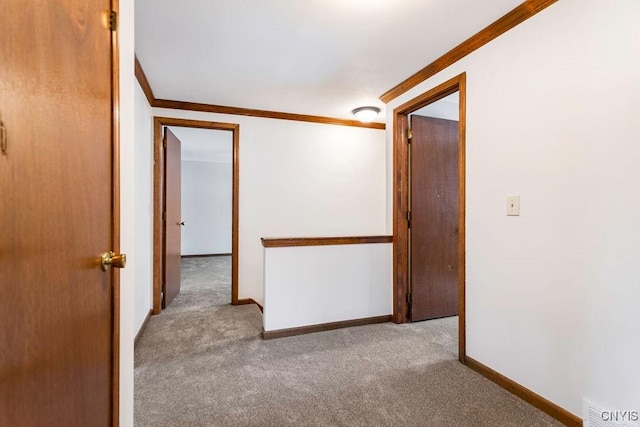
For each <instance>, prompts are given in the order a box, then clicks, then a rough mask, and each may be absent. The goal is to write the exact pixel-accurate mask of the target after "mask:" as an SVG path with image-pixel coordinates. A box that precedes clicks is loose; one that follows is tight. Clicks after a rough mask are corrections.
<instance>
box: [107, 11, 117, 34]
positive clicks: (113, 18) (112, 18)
mask: <svg viewBox="0 0 640 427" xmlns="http://www.w3.org/2000/svg"><path fill="white" fill-rule="evenodd" d="M109 29H110V30H111V31H117V30H118V12H116V11H115V10H112V11H111V12H110V13H109Z"/></svg>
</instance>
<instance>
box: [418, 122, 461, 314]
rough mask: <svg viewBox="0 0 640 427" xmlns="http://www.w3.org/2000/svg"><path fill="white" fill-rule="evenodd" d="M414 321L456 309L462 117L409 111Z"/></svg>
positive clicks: (455, 312)
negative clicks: (459, 143) (446, 118)
mask: <svg viewBox="0 0 640 427" xmlns="http://www.w3.org/2000/svg"><path fill="white" fill-rule="evenodd" d="M411 129H412V133H413V137H412V139H411V148H410V150H411V166H410V167H411V170H410V183H411V185H410V186H411V192H410V198H411V199H410V203H411V208H410V210H411V228H410V254H411V255H410V258H411V259H410V267H411V273H410V276H411V280H410V292H411V308H410V310H411V311H410V313H411V320H412V321H418V320H426V319H435V318H438V317H446V316H455V315H457V314H458V265H457V264H458V122H457V121H453V120H444V119H435V118H431V117H422V116H416V115H412V116H411Z"/></svg>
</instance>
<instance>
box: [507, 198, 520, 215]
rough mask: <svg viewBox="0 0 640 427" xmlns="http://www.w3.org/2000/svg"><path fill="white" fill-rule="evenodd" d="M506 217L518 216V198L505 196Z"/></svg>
mask: <svg viewBox="0 0 640 427" xmlns="http://www.w3.org/2000/svg"><path fill="white" fill-rule="evenodd" d="M507 215H508V216H518V215H520V196H507Z"/></svg>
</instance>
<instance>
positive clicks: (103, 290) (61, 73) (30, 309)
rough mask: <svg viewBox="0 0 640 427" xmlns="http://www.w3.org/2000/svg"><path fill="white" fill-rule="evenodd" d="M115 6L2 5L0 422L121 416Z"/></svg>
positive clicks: (101, 2) (72, 2) (19, 0)
mask: <svg viewBox="0 0 640 427" xmlns="http://www.w3.org/2000/svg"><path fill="white" fill-rule="evenodd" d="M110 9H111V4H110V1H108V0H106V1H105V0H96V1H92V2H85V1H81V0H66V1H64V2H42V1H39V2H25V1H23V0H7V1H3V6H2V13H1V14H0V28H2V31H0V58H2V59H1V60H0V114H1V116H2V117H1V119H2V122H3V124H4V126H5V128H6V131H7V151H6V154H1V153H0V295H2V298H0V425H2V426H13V425H59V426H63V425H64V426H75V425H83V426H86V425H91V426H105V425H110V424H111V423H112V414H113V404H114V403H113V399H112V396H113V389H112V387H113V383H112V381H113V365H112V363H113V362H112V360H113V355H112V351H113V339H114V336H113V334H114V329H113V325H114V317H113V316H114V313H113V307H114V294H113V293H114V289H113V277H112V273H111V272H103V271H102V270H101V268H100V264H99V255H100V254H101V253H102V252H105V251H108V250H109V249H112V244H113V235H112V234H113V229H112V214H113V212H112V208H113V205H112V197H113V182H112V174H113V169H112V167H113V161H112V150H113V147H112V122H111V120H112V98H111V96H112V84H111V70H112V64H111V32H110V30H109V29H108V28H106V27H105V25H104V21H105V19H104V18H105V12H106V11H109V10H110Z"/></svg>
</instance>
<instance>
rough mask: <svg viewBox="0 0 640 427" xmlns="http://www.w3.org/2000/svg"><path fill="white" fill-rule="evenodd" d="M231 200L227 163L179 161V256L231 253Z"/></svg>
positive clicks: (229, 174) (231, 178) (229, 165)
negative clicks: (180, 237) (180, 192)
mask: <svg viewBox="0 0 640 427" xmlns="http://www.w3.org/2000/svg"><path fill="white" fill-rule="evenodd" d="M227 133H228V134H229V144H232V141H231V132H227ZM232 202H233V170H232V165H231V163H221V162H197V161H182V221H184V223H185V225H184V227H182V255H202V254H230V253H231V225H232V219H231V217H232Z"/></svg>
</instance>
